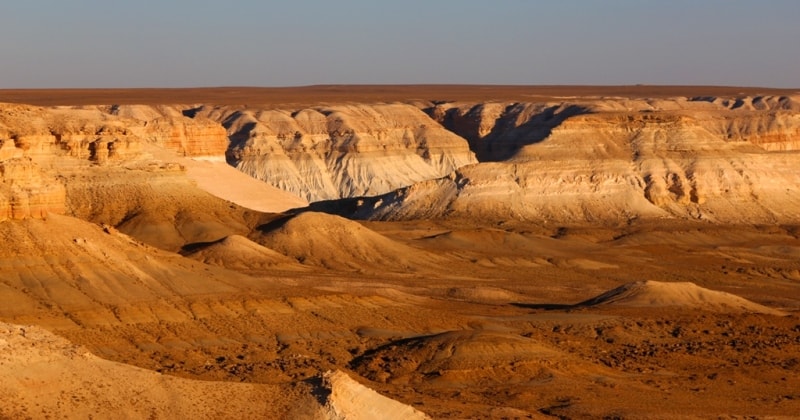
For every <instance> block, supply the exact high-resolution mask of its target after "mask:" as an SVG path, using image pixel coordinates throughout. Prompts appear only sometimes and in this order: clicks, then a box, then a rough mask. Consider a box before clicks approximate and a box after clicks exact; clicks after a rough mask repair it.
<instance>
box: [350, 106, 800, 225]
mask: <svg viewBox="0 0 800 420" xmlns="http://www.w3.org/2000/svg"><path fill="white" fill-rule="evenodd" d="M715 101H717V100H715ZM738 101H741V102H742V103H743V104H744V105H741V106H737V107H733V106H731V107H725V106H723V105H722V103H725V102H724V101H717V102H720V103H716V102H713V101H712V102H709V101H706V100H701V99H681V98H677V99H671V100H666V99H660V100H622V99H619V100H609V99H606V100H594V101H588V100H587V101H585V102H578V103H576V104H573V105H569V104H566V103H565V104H561V105H558V106H556V105H553V106H549V107H545V106H543V105H542V106H538V107H537V106H535V105H534V104H526V105H523V104H517V105H514V106H509V107H506V108H502V107H501V108H502V109H504V110H505V111H506V114H502V112H501V114H500V115H501V117H497V118H495V119H494V120H492V118H494V117H491V118H489V117H487V118H489V120H492V121H496V122H497V124H498V125H492V123H491V122H489V121H484V120H480V119H478V120H475V121H472V122H473V123H474V124H473V126H475V127H477V128H475V127H473V128H474V130H473V131H472V132H468V133H467V134H468V135H472V136H473V137H474V138H473V144H476V142H478V143H480V142H483V143H486V144H485V146H486V147H489V146H490V145H495V146H498V149H497V150H503V151H505V152H507V153H506V154H504V155H503V156H504V158H505V159H506V160H504V161H502V162H494V163H480V164H477V165H470V166H467V167H463V168H461V169H459V170H457V171H455V172H454V173H453V174H450V175H449V176H447V177H443V178H440V179H438V180H435V181H427V182H421V183H418V184H415V185H414V186H411V187H407V188H404V189H401V190H399V191H397V192H394V193H390V194H387V195H384V196H381V197H376V198H372V199H365V200H361V201H357V202H351V203H350V204H349V208H343V209H342V212H343V214H352V215H354V216H355V217H360V218H369V219H381V220H384V219H394V220H399V219H413V218H420V217H428V218H430V217H466V218H475V219H482V220H494V221H498V220H507V219H514V220H529V221H537V222H547V221H556V222H564V223H585V222H590V223H598V222H599V223H612V224H624V223H627V222H628V221H630V220H632V219H637V218H652V217H656V218H681V219H700V220H708V221H712V222H719V223H783V222H786V223H793V222H796V221H797V219H798V214H800V198H799V197H800V176H798V174H797V172H796V171H794V170H793V169H792V168H794V167H796V166H797V165H798V164H800V153H796V152H792V151H791V149H792V148H793V147H794V146H793V145H794V142H797V141H798V139H800V131H798V130H800V113H799V112H798V111H797V110H796V108H797V107H798V106H797V101H796V100H795V99H793V98H790V97H781V98H755V99H754V98H740V99H738ZM748 103H750V104H756V105H750V106H747V105H746V104H748ZM554 107H555V108H556V109H555V110H553V108H554ZM473 108H474V107H472V108H469V109H473ZM489 108H490V110H491V109H493V108H491V107H489ZM461 109H462V108H456V110H461ZM577 109H580V112H578V111H576V110H577ZM536 110H539V111H541V113H539V114H537V113H536V112H535V111H536ZM437 112H444V111H441V110H440V111H437ZM486 112H489V111H486ZM489 113H490V114H491V112H489ZM542 113H544V114H545V115H548V114H552V115H551V118H550V119H549V120H548V119H547V118H546V117H544V116H542ZM445 114H446V112H445ZM473 114H475V112H473V113H472V114H470V113H467V114H465V115H467V116H468V115H473ZM495 114H496V113H495ZM565 114H566V115H565ZM458 115H460V114H458ZM477 115H478V116H481V115H483V114H480V113H478V114H477ZM492 115H494V114H492ZM512 117H513V118H512ZM454 118H455V117H454ZM475 118H477V117H475ZM515 118H516V119H515ZM478 123H480V124H478ZM476 124H477V125H476ZM481 124H483V125H481ZM481 127H483V128H481ZM487 130H488V134H487ZM469 133H472V134H469ZM482 133H483V137H480V135H481V134H482ZM481 147H483V146H481ZM492 147H494V146H492ZM486 150H490V148H489V149H486ZM492 150H494V149H492ZM772 150H782V152H774V151H772ZM783 150H786V151H783ZM505 152H504V153H505ZM493 156H494V157H493V158H498V157H499V155H493Z"/></svg>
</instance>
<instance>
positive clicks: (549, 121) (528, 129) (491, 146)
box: [423, 103, 591, 162]
mask: <svg viewBox="0 0 800 420" xmlns="http://www.w3.org/2000/svg"><path fill="white" fill-rule="evenodd" d="M483 106H484V104H477V105H475V106H473V107H472V108H470V109H469V110H468V111H466V112H464V113H463V114H462V113H461V111H462V110H461V109H459V108H450V109H447V110H444V111H443V112H442V110H441V108H438V107H437V106H434V107H429V108H425V109H423V111H424V112H425V113H427V114H428V115H429V116H431V117H432V118H434V119H436V120H437V121H439V123H440V124H441V125H442V126H443V127H444V128H446V129H447V130H449V131H451V132H453V133H455V134H457V135H459V136H461V137H463V138H464V139H466V140H467V142H468V143H469V147H470V150H472V151H473V152H474V153H475V156H476V157H477V158H478V161H480V162H498V161H503V160H507V159H509V158H511V157H512V156H514V155H515V154H516V153H517V152H519V150H520V149H521V148H523V147H525V146H529V145H531V144H536V143H539V142H541V141H542V140H544V139H546V138H547V137H548V136H549V135H550V133H552V131H553V129H554V128H556V127H558V126H559V125H561V123H563V122H564V121H565V120H566V119H568V118H570V117H573V116H576V115H581V114H588V113H590V112H591V111H590V110H589V109H587V108H584V107H581V106H578V105H568V106H563V105H554V106H550V107H547V108H544V109H542V110H541V111H540V112H539V113H537V114H535V115H533V116H531V118H530V119H528V121H526V122H525V123H523V124H520V125H517V118H518V117H519V115H520V114H521V113H522V112H524V111H525V108H526V107H527V106H528V104H525V103H514V104H511V105H508V106H506V108H505V109H504V110H503V112H502V113H501V114H500V116H499V117H498V118H497V119H495V121H494V124H493V125H492V129H491V131H490V132H489V133H488V134H486V135H484V136H481V135H480V133H479V128H480V121H481V119H482V117H481V112H482V111H483Z"/></svg>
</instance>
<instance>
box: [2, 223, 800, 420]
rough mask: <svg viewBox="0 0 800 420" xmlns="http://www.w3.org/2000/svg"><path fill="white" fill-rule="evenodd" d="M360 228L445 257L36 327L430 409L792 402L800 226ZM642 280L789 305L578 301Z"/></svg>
mask: <svg viewBox="0 0 800 420" xmlns="http://www.w3.org/2000/svg"><path fill="white" fill-rule="evenodd" d="M364 224H365V225H366V226H368V227H369V228H370V229H372V230H374V231H377V232H379V233H382V234H383V235H385V236H387V237H389V238H391V239H394V240H395V241H397V242H400V243H403V244H406V245H408V246H410V247H412V248H414V249H417V250H421V251H424V252H427V253H429V254H431V255H433V256H434V257H433V258H434V260H435V262H436V263H435V264H430V263H428V262H420V264H415V263H414V262H413V261H412V262H411V263H409V266H408V267H406V269H404V270H396V269H393V268H391V267H389V268H382V267H380V266H369V265H367V266H365V267H363V268H362V269H358V270H341V269H340V270H316V271H307V272H296V271H284V272H281V271H280V270H279V269H278V270H275V269H273V270H251V271H249V272H247V273H246V274H248V275H249V276H250V277H252V278H254V279H255V281H251V282H248V284H247V285H246V286H237V285H236V280H235V279H233V278H232V279H231V285H233V286H234V288H235V289H236V290H235V291H231V292H225V293H217V294H212V295H185V296H179V297H173V298H169V299H166V298H165V299H163V300H159V301H149V302H140V303H137V304H132V305H130V306H128V307H125V308H123V307H114V308H104V309H109V310H110V311H111V312H112V313H114V314H115V317H114V318H111V319H110V318H108V317H103V316H101V315H100V314H99V313H95V314H92V313H74V314H69V313H65V314H63V317H64V318H65V319H58V317H54V318H52V319H50V320H47V319H42V320H40V321H39V323H40V325H42V326H44V327H46V328H49V329H51V330H52V331H53V332H55V333H57V334H59V335H61V336H63V337H65V338H67V339H68V340H70V341H71V342H73V343H76V344H80V345H83V346H85V347H87V348H88V349H90V350H91V351H92V352H93V353H94V354H96V355H98V356H100V357H102V358H106V359H109V360H112V361H117V362H122V363H126V364H131V365H135V366H139V367H142V368H145V369H150V370H153V371H156V372H161V373H163V374H165V375H170V376H177V377H181V378H189V379H201V380H205V381H226V382H236V383H240V382H244V383H255V384H268V385H269V386H276V385H277V386H279V387H280V388H283V389H287V390H295V391H292V392H294V393H300V394H302V393H305V392H306V391H307V392H309V393H310V392H312V390H313V386H314V385H313V384H314V383H315V381H317V380H318V378H319V376H320V375H321V374H322V373H323V372H326V371H328V370H335V369H339V370H342V371H345V372H348V373H349V374H350V375H351V376H352V377H353V378H357V380H358V381H359V382H361V383H363V384H365V385H367V386H369V387H371V388H373V389H375V390H378V391H379V392H381V393H383V394H384V395H386V396H389V397H391V398H394V399H396V400H399V401H401V402H404V403H406V404H409V405H411V406H413V407H415V408H417V409H419V410H421V411H423V412H425V413H427V414H429V415H431V416H433V417H434V418H541V417H548V416H555V417H560V418H575V417H610V418H611V417H634V418H675V417H699V418H708V417H717V416H723V417H726V416H730V417H743V416H767V417H771V416H791V415H794V413H797V412H800V393H798V391H797V390H798V389H800V263H798V261H799V260H798V256H799V255H800V239H798V237H797V234H798V230H797V228H796V227H791V226H786V227H738V226H737V227H719V226H711V225H707V224H695V223H687V222H681V223H666V222H664V223H662V224H657V223H653V222H650V223H644V222H642V223H641V224H640V225H636V224H634V225H632V226H627V227H624V228H618V229H597V228H575V227H572V228H558V227H542V226H526V225H502V226H492V227H486V226H479V225H471V224H463V223H457V222H433V221H426V222H415V223H386V222H369V223H364ZM245 271H246V270H245ZM641 280H659V281H665V282H687V281H688V282H693V283H695V284H697V285H699V286H701V287H704V288H707V289H712V290H717V291H724V292H729V293H732V294H735V295H738V296H741V297H744V298H747V299H749V300H751V301H753V302H756V303H759V304H762V305H766V306H769V307H771V308H777V309H780V310H783V311H785V312H787V313H788V315H787V316H778V315H770V314H755V313H743V312H739V311H738V310H737V309H736V308H734V307H726V306H725V305H724V302H723V304H722V306H720V305H715V303H714V302H699V303H698V302H695V301H692V300H691V297H690V296H684V297H681V299H683V300H680V301H679V302H678V305H679V306H672V307H669V306H666V307H665V306H659V305H655V304H653V305H647V304H644V305H637V306H615V305H599V306H572V305H574V304H577V303H579V302H582V301H585V300H587V299H589V298H592V297H594V296H596V295H598V294H601V293H603V292H604V291H607V290H609V289H613V288H615V287H617V286H619V285H621V284H624V283H629V282H636V281H641ZM4 321H7V322H20V323H31V322H32V321H34V320H33V319H31V317H30V316H27V315H21V316H19V317H17V318H16V319H15V317H6V319H4ZM48 324H49V325H48ZM302 390H306V391H302ZM296 401H297V400H296V399H295V400H291V399H286V401H284V403H283V404H284V405H283V406H281V404H276V405H275V407H274V409H273V411H272V413H273V414H274V415H285V414H286V413H289V412H290V408H289V407H288V406H290V405H291V404H294V403H296Z"/></svg>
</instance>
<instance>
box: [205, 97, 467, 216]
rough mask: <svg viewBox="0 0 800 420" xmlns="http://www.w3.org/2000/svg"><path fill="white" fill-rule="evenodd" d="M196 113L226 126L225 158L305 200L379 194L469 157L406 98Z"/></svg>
mask: <svg viewBox="0 0 800 420" xmlns="http://www.w3.org/2000/svg"><path fill="white" fill-rule="evenodd" d="M199 114H200V115H203V116H208V117H209V118H212V119H215V120H218V121H220V122H222V123H223V124H224V125H225V126H226V127H227V129H228V134H229V136H230V139H231V146H230V148H229V150H228V162H229V163H231V164H232V165H235V166H236V167H237V168H238V169H239V170H241V171H243V172H245V173H247V174H249V175H251V176H253V177H255V178H257V179H261V180H263V181H265V182H267V183H270V184H272V185H274V186H276V187H279V188H281V189H284V190H286V191H290V192H292V193H295V194H297V195H300V196H301V197H305V198H306V199H307V200H309V201H319V200H325V199H336V198H342V197H354V196H362V195H378V194H383V193H387V192H389V191H392V190H394V189H397V188H401V187H404V186H408V185H411V184H413V183H414V182H418V181H423V180H427V179H435V178H438V177H441V176H444V175H446V174H447V173H450V172H452V171H453V170H455V169H456V168H459V167H462V166H464V165H468V164H471V163H475V162H476V160H475V158H474V155H473V154H472V152H470V150H469V147H468V145H467V143H466V142H465V141H464V140H463V139H462V138H460V137H458V136H456V135H454V134H453V133H451V132H449V131H447V130H445V129H443V128H442V127H441V126H440V125H439V124H437V123H436V122H435V121H432V120H431V119H430V118H429V117H428V116H427V115H425V114H424V113H423V112H421V111H420V110H419V109H418V108H416V107H413V106H411V105H404V104H385V105H380V104H379V105H341V106H333V107H327V108H313V109H303V110H299V111H293V112H292V111H286V110H257V109H244V110H242V109H236V108H208V109H205V110H203V111H201V112H200V113H199Z"/></svg>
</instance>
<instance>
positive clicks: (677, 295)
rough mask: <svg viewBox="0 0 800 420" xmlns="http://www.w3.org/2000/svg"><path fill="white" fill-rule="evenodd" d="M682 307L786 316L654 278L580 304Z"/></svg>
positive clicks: (735, 298) (713, 292)
mask: <svg viewBox="0 0 800 420" xmlns="http://www.w3.org/2000/svg"><path fill="white" fill-rule="evenodd" d="M604 305H610V306H631V307H665V306H672V307H681V308H694V309H702V310H706V311H712V312H752V313H759V314H768V315H786V313H785V312H781V311H779V310H776V309H772V308H769V307H767V306H764V305H759V304H757V303H755V302H751V301H749V300H747V299H744V298H742V297H739V296H736V295H733V294H730V293H725V292H719V291H716V290H709V289H706V288H703V287H700V286H698V285H696V284H694V283H691V282H675V283H666V282H660V281H654V280H647V281H639V282H635V283H628V284H624V285H622V286H620V287H618V288H616V289H613V290H609V291H608V292H606V293H603V294H601V295H599V296H596V297H594V298H592V299H589V300H586V301H584V302H581V303H579V304H578V305H577V306H604Z"/></svg>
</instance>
